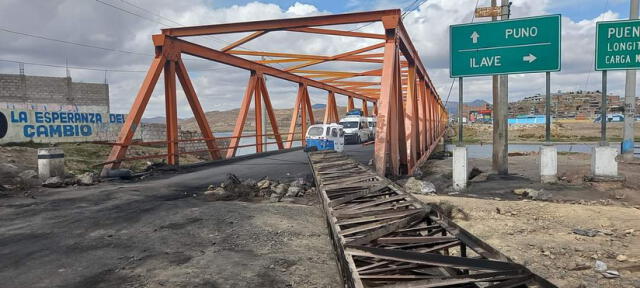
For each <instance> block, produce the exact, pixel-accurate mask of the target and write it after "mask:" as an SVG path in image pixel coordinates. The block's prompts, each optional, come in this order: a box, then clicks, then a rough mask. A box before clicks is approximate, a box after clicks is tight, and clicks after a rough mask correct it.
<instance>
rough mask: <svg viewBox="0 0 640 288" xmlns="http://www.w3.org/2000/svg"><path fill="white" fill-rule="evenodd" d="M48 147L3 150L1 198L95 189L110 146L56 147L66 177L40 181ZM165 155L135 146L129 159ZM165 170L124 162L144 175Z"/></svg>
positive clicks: (155, 163)
mask: <svg viewBox="0 0 640 288" xmlns="http://www.w3.org/2000/svg"><path fill="white" fill-rule="evenodd" d="M42 147H48V145H46V144H36V143H24V144H21V145H5V146H0V195H2V194H16V193H23V192H27V193H30V190H33V189H34V188H37V187H40V186H41V185H42V186H44V187H49V188H59V187H64V186H73V185H94V184H95V183H97V181H98V179H97V175H99V174H100V169H102V165H99V164H100V163H102V162H104V161H106V159H107V155H108V153H109V151H110V150H111V146H109V145H103V144H92V143H59V144H57V145H56V147H60V148H62V149H63V151H64V153H65V170H66V175H65V176H64V177H52V178H51V179H42V180H41V179H38V177H37V171H38V158H37V154H38V148H42ZM162 153H165V150H164V148H156V147H142V146H132V147H131V148H130V150H129V152H128V155H129V156H143V155H151V154H162ZM199 161H202V160H201V159H198V158H196V157H194V156H192V155H184V157H181V163H183V164H189V163H196V162H199ZM160 166H162V159H151V160H136V161H129V162H125V163H123V165H122V168H124V169H130V170H132V172H143V171H147V172H149V171H150V170H153V169H157V168H159V167H160Z"/></svg>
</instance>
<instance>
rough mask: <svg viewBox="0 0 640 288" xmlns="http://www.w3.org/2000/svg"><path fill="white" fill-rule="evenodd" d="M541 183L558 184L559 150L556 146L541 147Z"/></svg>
mask: <svg viewBox="0 0 640 288" xmlns="http://www.w3.org/2000/svg"><path fill="white" fill-rule="evenodd" d="M540 182H542V183H555V182H558V150H557V149H556V146H553V145H543V146H540Z"/></svg>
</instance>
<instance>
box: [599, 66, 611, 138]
mask: <svg viewBox="0 0 640 288" xmlns="http://www.w3.org/2000/svg"><path fill="white" fill-rule="evenodd" d="M607 120H608V117H607V70H603V71H602V100H601V103H600V146H609V144H608V143H607Z"/></svg>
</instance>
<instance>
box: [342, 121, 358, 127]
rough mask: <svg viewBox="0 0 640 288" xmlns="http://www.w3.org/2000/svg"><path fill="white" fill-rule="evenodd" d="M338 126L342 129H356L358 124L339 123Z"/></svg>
mask: <svg viewBox="0 0 640 288" xmlns="http://www.w3.org/2000/svg"><path fill="white" fill-rule="evenodd" d="M340 125H342V128H358V122H356V121H349V122H340Z"/></svg>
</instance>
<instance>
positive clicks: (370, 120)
mask: <svg viewBox="0 0 640 288" xmlns="http://www.w3.org/2000/svg"><path fill="white" fill-rule="evenodd" d="M377 122H378V117H367V125H369V134H370V136H371V138H370V139H369V140H374V139H376V126H377V125H376V124H377Z"/></svg>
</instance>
